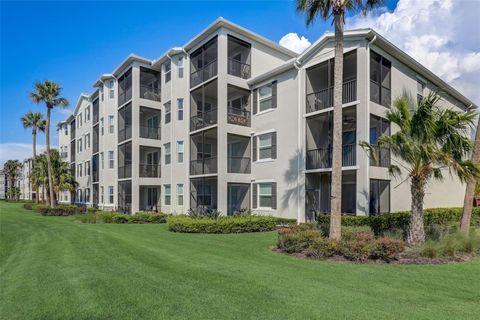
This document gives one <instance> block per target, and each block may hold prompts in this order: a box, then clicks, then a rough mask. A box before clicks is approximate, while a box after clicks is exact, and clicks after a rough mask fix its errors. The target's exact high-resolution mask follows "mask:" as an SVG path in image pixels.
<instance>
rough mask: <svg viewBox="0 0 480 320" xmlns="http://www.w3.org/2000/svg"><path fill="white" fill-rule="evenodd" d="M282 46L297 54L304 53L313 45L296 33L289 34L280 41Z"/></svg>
mask: <svg viewBox="0 0 480 320" xmlns="http://www.w3.org/2000/svg"><path fill="white" fill-rule="evenodd" d="M278 43H279V44H280V45H281V46H283V47H285V48H287V49H290V50H292V51H294V52H296V53H302V52H303V51H304V50H305V49H307V48H308V47H309V46H310V45H311V43H310V41H308V39H307V38H305V37H304V36H302V37H299V36H298V34H296V33H294V32H290V33H287V34H286V35H284V36H283V37H282V39H280V41H279V42H278Z"/></svg>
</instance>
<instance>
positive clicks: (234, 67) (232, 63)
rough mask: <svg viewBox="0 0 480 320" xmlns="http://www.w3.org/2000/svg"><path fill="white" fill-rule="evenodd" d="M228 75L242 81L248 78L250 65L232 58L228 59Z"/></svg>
mask: <svg viewBox="0 0 480 320" xmlns="http://www.w3.org/2000/svg"><path fill="white" fill-rule="evenodd" d="M228 74H231V75H232V76H236V77H240V78H243V79H248V78H250V65H249V64H248V63H244V62H241V61H238V60H235V59H232V58H228Z"/></svg>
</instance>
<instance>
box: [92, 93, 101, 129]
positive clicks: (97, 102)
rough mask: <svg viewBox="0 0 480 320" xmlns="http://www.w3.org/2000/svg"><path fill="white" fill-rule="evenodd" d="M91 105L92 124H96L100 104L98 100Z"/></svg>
mask: <svg viewBox="0 0 480 320" xmlns="http://www.w3.org/2000/svg"><path fill="white" fill-rule="evenodd" d="M92 105H93V122H92V123H93V124H95V123H97V122H98V120H99V112H100V110H99V109H100V102H99V101H98V98H97V99H95V101H93V103H92Z"/></svg>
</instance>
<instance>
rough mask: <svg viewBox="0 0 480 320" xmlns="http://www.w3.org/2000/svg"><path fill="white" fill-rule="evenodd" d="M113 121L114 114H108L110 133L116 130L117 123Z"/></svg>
mask: <svg viewBox="0 0 480 320" xmlns="http://www.w3.org/2000/svg"><path fill="white" fill-rule="evenodd" d="M113 121H114V119H113V116H108V133H114V132H115V123H114V122H113Z"/></svg>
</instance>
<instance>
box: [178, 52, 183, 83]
mask: <svg viewBox="0 0 480 320" xmlns="http://www.w3.org/2000/svg"><path fill="white" fill-rule="evenodd" d="M178 77H179V78H180V79H181V78H183V57H179V58H178Z"/></svg>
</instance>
